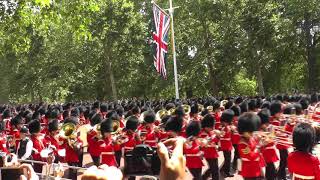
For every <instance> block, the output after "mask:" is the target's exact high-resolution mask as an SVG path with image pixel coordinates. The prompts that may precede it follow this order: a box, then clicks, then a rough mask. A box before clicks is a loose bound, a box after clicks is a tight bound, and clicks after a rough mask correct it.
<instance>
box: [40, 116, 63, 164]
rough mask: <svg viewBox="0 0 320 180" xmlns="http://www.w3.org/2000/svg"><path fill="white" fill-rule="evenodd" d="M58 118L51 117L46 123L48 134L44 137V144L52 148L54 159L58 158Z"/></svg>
mask: <svg viewBox="0 0 320 180" xmlns="http://www.w3.org/2000/svg"><path fill="white" fill-rule="evenodd" d="M58 134H59V120H58V119H53V120H51V121H50V122H49V124H48V134H47V135H46V137H45V138H44V139H45V141H44V142H45V146H46V147H49V148H50V149H52V150H53V154H54V156H55V157H56V158H55V161H56V162H57V161H58V159H59V155H58V150H59V149H60V145H59V137H58Z"/></svg>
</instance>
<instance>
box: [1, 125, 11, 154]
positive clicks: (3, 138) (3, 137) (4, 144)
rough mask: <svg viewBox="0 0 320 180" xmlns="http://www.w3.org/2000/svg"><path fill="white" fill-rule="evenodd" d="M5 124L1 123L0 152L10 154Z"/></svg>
mask: <svg viewBox="0 0 320 180" xmlns="http://www.w3.org/2000/svg"><path fill="white" fill-rule="evenodd" d="M5 126H6V124H5V122H4V121H0V152H4V153H7V154H8V153H9V150H8V149H7V136H6V134H5Z"/></svg>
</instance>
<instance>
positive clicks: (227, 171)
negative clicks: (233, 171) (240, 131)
mask: <svg viewBox="0 0 320 180" xmlns="http://www.w3.org/2000/svg"><path fill="white" fill-rule="evenodd" d="M223 156H224V164H223V166H222V170H223V172H224V173H225V175H226V176H228V175H230V168H231V151H223Z"/></svg>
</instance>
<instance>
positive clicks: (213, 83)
mask: <svg viewBox="0 0 320 180" xmlns="http://www.w3.org/2000/svg"><path fill="white" fill-rule="evenodd" d="M207 65H208V68H209V85H210V90H211V92H212V95H213V96H217V95H218V91H219V88H218V85H217V83H218V82H217V78H216V77H215V75H214V67H213V64H212V63H211V62H210V61H209V60H208V62H207Z"/></svg>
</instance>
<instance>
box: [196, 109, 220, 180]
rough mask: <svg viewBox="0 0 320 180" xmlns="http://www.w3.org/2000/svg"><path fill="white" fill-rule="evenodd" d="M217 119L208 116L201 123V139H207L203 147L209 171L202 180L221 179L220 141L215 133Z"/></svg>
mask: <svg viewBox="0 0 320 180" xmlns="http://www.w3.org/2000/svg"><path fill="white" fill-rule="evenodd" d="M214 124H215V119H214V116H212V115H211V114H207V115H205V116H204V117H203V119H202V121H201V128H202V130H201V132H200V134H199V137H200V138H202V139H205V140H206V142H205V144H204V145H202V148H201V149H202V151H203V153H204V158H206V160H207V162H208V165H209V169H208V170H207V171H206V172H204V174H203V175H202V179H203V180H206V179H208V178H209V177H210V176H211V177H212V179H219V165H218V157H219V154H218V142H219V139H218V138H217V137H216V134H215V133H214V131H213V130H214Z"/></svg>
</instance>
